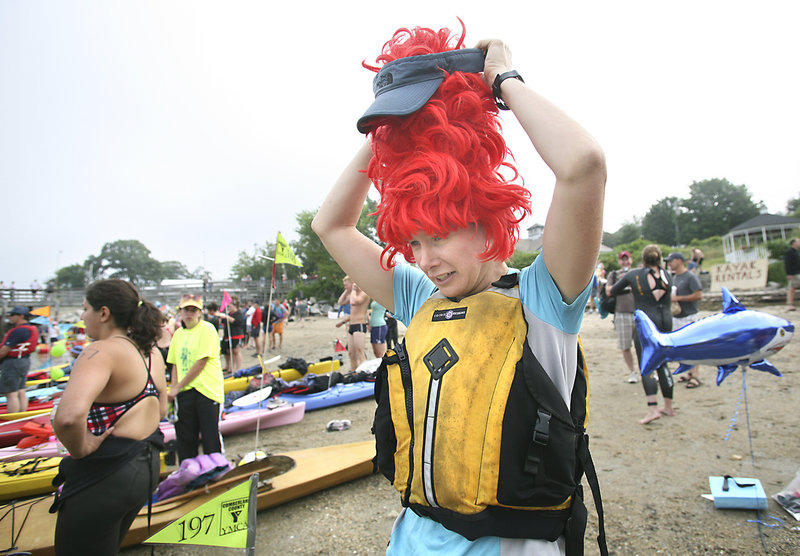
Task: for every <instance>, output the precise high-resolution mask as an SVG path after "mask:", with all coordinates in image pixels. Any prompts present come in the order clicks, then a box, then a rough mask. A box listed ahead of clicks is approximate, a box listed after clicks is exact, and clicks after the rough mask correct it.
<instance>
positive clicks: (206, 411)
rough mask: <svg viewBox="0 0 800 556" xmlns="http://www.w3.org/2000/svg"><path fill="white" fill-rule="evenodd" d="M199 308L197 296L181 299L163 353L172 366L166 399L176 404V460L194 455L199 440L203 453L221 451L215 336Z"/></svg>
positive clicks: (219, 370) (219, 369) (219, 376)
mask: <svg viewBox="0 0 800 556" xmlns="http://www.w3.org/2000/svg"><path fill="white" fill-rule="evenodd" d="M202 309H203V300H202V297H201V296H199V295H184V296H182V297H181V302H180V304H179V305H178V311H179V314H180V319H181V327H180V328H179V329H178V330H176V331H175V334H174V335H173V336H172V342H170V345H169V352H168V353H167V363H169V364H172V365H175V372H173V373H172V385H171V387H170V390H169V399H170V401H175V402H176V405H177V414H178V422H177V423H175V436H176V441H177V444H178V446H177V448H178V459H180V461H183V460H185V459H187V458H193V457H196V456H197V454H198V443H199V440H200V438H199V437H202V444H203V453H205V454H212V453H214V452H222V437H220V434H219V417H220V409H221V407H222V402H223V400H224V396H225V394H224V388H223V385H222V367H221V366H220V362H219V335H218V333H217V331H216V330H215V329H214V326H213V325H212V324H211V323H209V322H206V321H205V320H203V313H202Z"/></svg>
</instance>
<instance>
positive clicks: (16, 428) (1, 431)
mask: <svg viewBox="0 0 800 556" xmlns="http://www.w3.org/2000/svg"><path fill="white" fill-rule="evenodd" d="M28 422H35V423H39V424H42V425H43V424H46V423H49V422H50V414H49V413H44V414H39V415H30V416H28V417H23V418H22V419H17V420H14V421H0V447H6V446H14V445H15V444H16V443H17V442H19V441H20V440H22V439H23V438H25V437H26V436H28V433H26V432H23V430H22V427H23V426H24V425H25V424H26V423H28Z"/></svg>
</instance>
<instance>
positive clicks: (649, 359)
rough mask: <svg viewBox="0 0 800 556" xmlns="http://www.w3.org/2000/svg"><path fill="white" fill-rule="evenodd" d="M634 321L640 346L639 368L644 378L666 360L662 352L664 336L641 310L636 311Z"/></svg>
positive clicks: (663, 351)
mask: <svg viewBox="0 0 800 556" xmlns="http://www.w3.org/2000/svg"><path fill="white" fill-rule="evenodd" d="M634 320H635V321H636V332H637V334H638V335H639V343H640V344H641V346H642V351H641V361H640V362H639V367H640V371H641V374H642V376H644V375H646V374H648V373H652V372H653V371H655V370H656V369H658V368H659V367H661V365H663V364H664V362H665V361H666V360H667V356H666V353H665V350H664V344H665V342H664V341H663V339H664V334H663V333H662V332H660V331H659V330H658V328H656V325H655V324H654V323H653V321H652V320H650V317H648V316H647V314H645V312H644V311H642V310H641V309H636V312H635V313H634Z"/></svg>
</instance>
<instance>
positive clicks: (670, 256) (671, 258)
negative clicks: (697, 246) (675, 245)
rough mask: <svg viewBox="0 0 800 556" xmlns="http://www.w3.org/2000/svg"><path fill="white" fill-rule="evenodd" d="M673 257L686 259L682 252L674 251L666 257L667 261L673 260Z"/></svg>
mask: <svg viewBox="0 0 800 556" xmlns="http://www.w3.org/2000/svg"><path fill="white" fill-rule="evenodd" d="M675 259H680V260H682V261H684V262H685V261H686V258H685V257H684V256H683V253H680V252H678V251H676V252H674V253H670V254H669V257H667V262H669V261H674V260H675Z"/></svg>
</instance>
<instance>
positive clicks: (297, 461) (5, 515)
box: [0, 441, 375, 555]
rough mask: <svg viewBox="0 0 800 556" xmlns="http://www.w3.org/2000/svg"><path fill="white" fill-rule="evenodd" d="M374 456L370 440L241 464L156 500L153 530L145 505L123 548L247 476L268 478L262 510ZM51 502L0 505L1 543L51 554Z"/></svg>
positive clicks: (334, 480)
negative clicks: (207, 482) (208, 481)
mask: <svg viewBox="0 0 800 556" xmlns="http://www.w3.org/2000/svg"><path fill="white" fill-rule="evenodd" d="M374 455H375V443H374V442H373V441H366V442H357V443H354V444H342V445H338V446H325V447H322V448H310V449H308V450H300V451H297V452H289V453H287V454H284V455H283V456H284V457H281V456H277V457H276V456H270V457H268V458H267V459H266V460H261V461H256V462H253V463H249V464H247V465H244V466H241V467H237V468H235V469H234V470H232V471H231V472H230V473H228V474H227V475H225V476H224V477H223V478H222V480H220V481H219V482H217V483H212V484H210V485H206V487H201V488H199V489H196V490H194V491H192V492H190V493H187V494H183V495H180V496H176V497H174V498H168V499H166V500H163V501H161V502H158V503H156V504H154V505H153V510H152V516H151V526H150V531H149V532H148V528H147V508H146V507H145V508H143V509H142V510H141V511H140V512H139V515H138V516H137V517H136V519H135V520H134V522H133V524H132V525H131V528H130V530H129V531H128V534H127V536H126V537H125V539H124V540H123V542H122V546H133V545H136V544H140V543H141V542H142V541H144V540H145V539H147V538H148V537H149V536H151V535H153V534H155V533H156V532H157V531H159V530H161V529H163V528H164V527H166V526H168V525H169V524H170V523H172V522H173V521H175V520H177V519H179V518H181V517H182V516H184V515H186V513H188V512H189V511H191V510H193V509H195V508H197V507H198V506H200V505H202V504H203V503H205V502H208V501H209V500H211V499H213V498H214V497H216V496H219V495H220V494H222V493H223V492H225V491H227V490H229V489H230V488H233V487H234V486H236V485H238V484H240V483H241V482H242V481H244V480H247V479H248V478H249V476H250V475H251V474H252V473H254V472H258V473H259V479H260V481H265V480H266V482H267V484H265V485H263V486H260V487H259V489H258V509H259V510H263V509H266V508H271V507H274V506H278V505H280V504H283V503H285V502H288V501H290V500H295V499H297V498H301V497H303V496H307V495H309V494H312V493H314V492H318V491H320V490H324V489H326V488H330V487H333V486H336V485H339V484H342V483H346V482H348V481H352V480H354V479H358V478H360V477H365V476H367V475H369V474H371V473H373V465H372V458H373V456H374ZM270 458H277V459H272V460H271V459H270ZM286 458H291V460H292V461H293V462H294V467H293V468H291V469H289V470H286V468H287V463H286ZM270 477H271V479H270ZM52 501H53V495H49V496H42V497H38V498H32V499H29V500H27V501H23V502H20V503H17V504H15V505H14V506H13V507H12V506H11V505H10V504H6V505H3V507H2V508H0V539H7V540H4V541H2V542H3V544H4V545H5V544H9V542H12V539H16V542H13V545H14V548H15V550H17V551H28V552H31V553H32V554H35V555H47V554H53V551H54V549H53V534H54V531H55V523H56V515H55V514H51V513H48V509H49V508H50V505H51V504H52Z"/></svg>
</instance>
